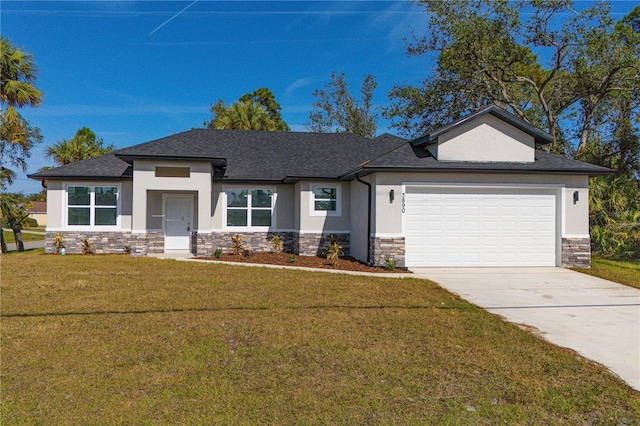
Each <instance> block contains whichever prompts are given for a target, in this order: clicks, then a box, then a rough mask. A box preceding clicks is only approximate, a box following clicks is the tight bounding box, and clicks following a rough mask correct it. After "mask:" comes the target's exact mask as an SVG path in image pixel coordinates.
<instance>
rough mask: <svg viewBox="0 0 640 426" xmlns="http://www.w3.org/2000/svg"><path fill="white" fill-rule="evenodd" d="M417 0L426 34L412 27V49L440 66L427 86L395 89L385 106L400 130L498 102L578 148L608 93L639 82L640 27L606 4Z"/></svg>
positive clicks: (419, 130)
mask: <svg viewBox="0 0 640 426" xmlns="http://www.w3.org/2000/svg"><path fill="white" fill-rule="evenodd" d="M420 4H421V5H423V6H424V8H425V10H426V12H427V15H428V25H427V29H426V34H425V35H423V36H416V35H413V38H412V40H411V41H410V43H409V45H408V52H409V53H410V54H412V55H423V54H427V53H429V54H431V53H435V54H437V67H436V68H435V69H434V70H433V73H432V75H431V76H430V77H429V78H427V79H426V80H424V81H423V83H422V85H421V86H411V85H404V86H402V85H396V86H395V87H394V88H393V89H392V91H391V92H390V94H389V96H390V99H391V100H392V106H391V107H390V108H389V109H388V110H387V111H386V113H385V116H386V117H387V118H389V119H391V120H393V121H394V124H393V126H394V127H396V128H397V129H398V130H399V131H400V132H401V133H403V134H408V135H418V134H423V133H425V132H427V131H428V130H430V129H431V128H433V127H437V126H441V125H444V124H446V123H448V122H450V121H452V120H455V119H457V118H459V117H461V116H462V115H464V114H466V113H469V112H470V111H473V110H476V109H478V108H479V107H482V106H484V105H487V104H495V105H498V106H501V107H503V108H505V109H508V110H510V111H511V112H513V113H514V114H515V115H517V116H518V117H520V118H522V119H524V120H526V121H528V122H531V123H533V124H536V125H539V126H541V127H543V128H546V129H547V130H548V131H549V133H550V134H551V135H552V136H553V137H554V140H555V144H554V150H555V151H556V152H566V151H570V149H574V150H576V151H581V150H583V149H585V148H586V146H587V144H588V143H589V141H590V138H591V136H592V135H593V132H594V131H596V130H597V129H598V125H599V124H600V123H601V122H602V116H603V111H605V110H606V108H607V103H608V102H609V101H611V100H612V99H613V98H615V97H617V96H627V95H629V94H630V93H631V92H632V91H633V89H634V88H637V87H638V86H639V85H640V75H639V71H638V70H639V69H640V58H639V56H638V51H637V37H638V35H637V33H635V32H633V31H624V32H623V31H621V30H620V29H619V28H616V26H615V25H614V23H613V22H612V20H611V18H610V15H609V9H608V6H607V5H606V4H603V3H602V4H601V3H598V4H596V5H594V6H593V7H591V8H586V9H584V10H582V11H581V12H576V11H575V10H574V9H573V7H572V5H571V2H570V1H568V0H566V1H546V0H534V1H528V2H524V1H523V2H519V3H513V2H508V1H506V0H496V1H493V0H473V1H468V0H452V1H449V2H442V1H439V0H424V1H421V2H420ZM525 10H526V11H527V14H525V13H521V11H525ZM564 15H567V16H568V18H564ZM633 22H635V21H633ZM624 27H625V28H628V25H624Z"/></svg>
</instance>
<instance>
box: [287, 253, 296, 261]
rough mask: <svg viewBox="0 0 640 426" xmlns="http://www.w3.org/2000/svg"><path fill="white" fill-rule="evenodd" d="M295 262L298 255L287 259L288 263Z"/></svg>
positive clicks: (292, 255) (291, 255)
mask: <svg viewBox="0 0 640 426" xmlns="http://www.w3.org/2000/svg"><path fill="white" fill-rule="evenodd" d="M295 261H296V255H295V254H290V255H289V257H288V258H287V262H289V263H293V262H295Z"/></svg>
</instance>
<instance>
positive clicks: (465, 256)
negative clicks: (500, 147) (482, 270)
mask: <svg viewBox="0 0 640 426" xmlns="http://www.w3.org/2000/svg"><path fill="white" fill-rule="evenodd" d="M404 230H405V249H406V253H405V256H406V264H407V266H409V267H411V266H413V267H416V266H423V267H429V266H555V264H556V195H555V191H554V190H552V189H528V188H513V189H512V188H509V189H498V188H485V187H469V188H427V187H408V188H407V189H406V194H405V213H404Z"/></svg>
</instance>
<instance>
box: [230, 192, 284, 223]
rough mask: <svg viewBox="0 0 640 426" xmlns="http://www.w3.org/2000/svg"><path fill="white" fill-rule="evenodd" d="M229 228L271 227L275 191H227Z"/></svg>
mask: <svg viewBox="0 0 640 426" xmlns="http://www.w3.org/2000/svg"><path fill="white" fill-rule="evenodd" d="M225 194H226V197H227V226H229V227H259V226H271V224H272V219H273V204H274V203H273V191H271V190H270V189H227V190H226V191H225Z"/></svg>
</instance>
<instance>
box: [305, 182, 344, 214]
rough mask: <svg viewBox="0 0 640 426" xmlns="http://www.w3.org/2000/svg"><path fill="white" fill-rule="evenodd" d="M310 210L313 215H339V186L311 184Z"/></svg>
mask: <svg viewBox="0 0 640 426" xmlns="http://www.w3.org/2000/svg"><path fill="white" fill-rule="evenodd" d="M311 212H312V214H313V215H317V216H319V215H332V216H338V215H340V186H338V185H313V186H311Z"/></svg>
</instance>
